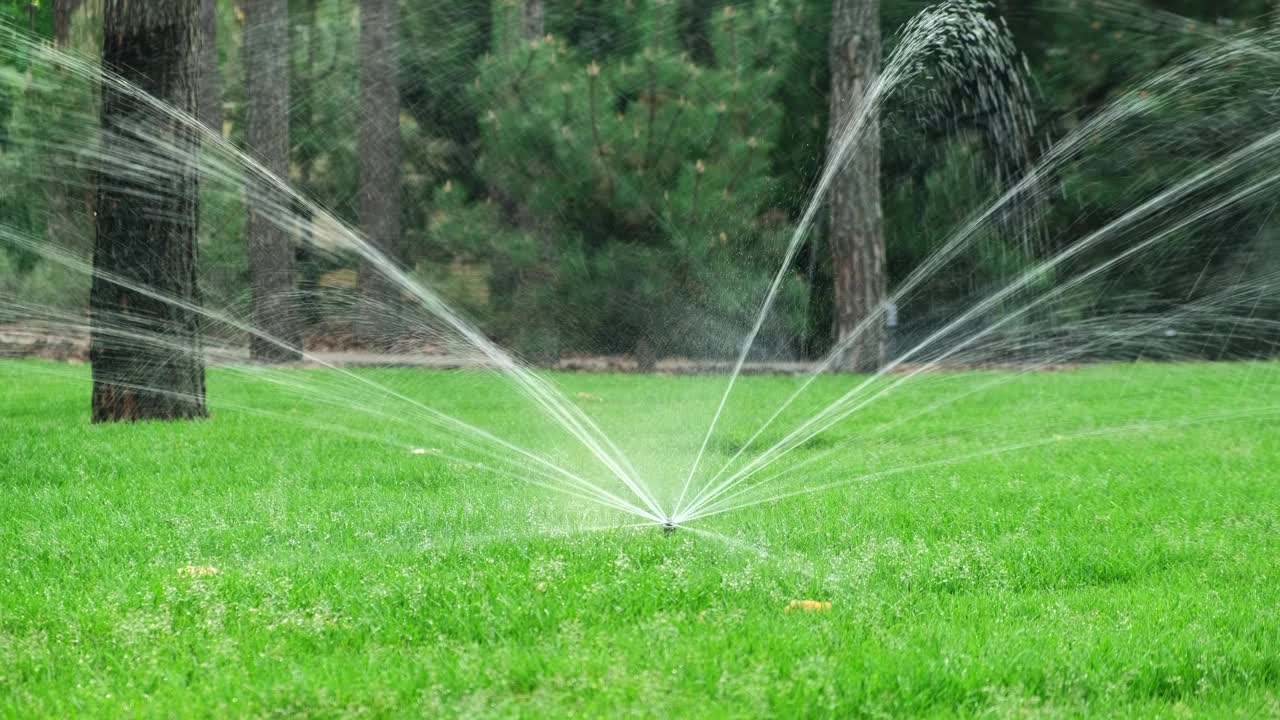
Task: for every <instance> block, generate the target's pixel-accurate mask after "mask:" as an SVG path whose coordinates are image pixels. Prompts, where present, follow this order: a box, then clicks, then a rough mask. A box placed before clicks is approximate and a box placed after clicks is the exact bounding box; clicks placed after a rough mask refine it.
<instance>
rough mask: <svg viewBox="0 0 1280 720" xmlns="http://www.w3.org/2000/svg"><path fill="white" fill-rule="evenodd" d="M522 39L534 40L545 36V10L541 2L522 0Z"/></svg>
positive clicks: (537, 0) (539, 0) (540, 0)
mask: <svg viewBox="0 0 1280 720" xmlns="http://www.w3.org/2000/svg"><path fill="white" fill-rule="evenodd" d="M523 24H524V28H523V30H524V37H525V39H527V40H536V39H538V38H540V37H542V36H543V35H545V34H546V32H547V31H546V9H545V6H544V5H543V4H542V0H524V23H523Z"/></svg>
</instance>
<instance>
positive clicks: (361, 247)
mask: <svg viewBox="0 0 1280 720" xmlns="http://www.w3.org/2000/svg"><path fill="white" fill-rule="evenodd" d="M6 34H10V35H12V34H13V33H6ZM12 39H13V40H14V41H15V42H16V43H17V44H19V45H21V46H23V47H25V48H26V49H28V50H30V51H33V52H39V53H44V54H46V55H48V54H52V56H53V57H54V58H55V59H58V60H60V61H62V62H63V63H64V65H66V66H68V67H70V68H71V69H73V70H74V71H75V72H76V73H77V74H79V75H81V76H82V77H86V78H89V79H97V80H100V81H102V82H103V83H107V84H109V85H111V86H112V87H114V88H116V89H118V90H120V91H123V92H126V93H128V94H130V95H132V96H134V97H135V98H136V99H139V100H140V101H142V102H143V103H145V104H146V105H147V106H148V107H149V108H150V109H151V110H152V111H154V112H156V113H157V114H159V115H160V116H163V117H168V118H169V119H172V120H176V121H178V122H181V123H183V124H185V125H187V126H189V127H191V128H193V129H194V130H195V131H196V132H197V133H198V134H199V135H200V137H201V138H202V139H203V140H204V141H205V142H207V143H211V144H212V145H213V146H216V147H219V148H220V149H222V150H223V151H224V152H226V153H228V154H229V155H230V156H231V157H232V158H234V159H235V161H236V162H237V163H238V164H239V165H240V166H241V167H242V168H243V169H245V170H247V171H249V172H250V173H251V175H253V176H255V177H257V178H260V179H262V180H265V181H266V182H267V183H268V184H270V185H271V186H273V187H274V188H276V189H277V190H278V191H279V192H281V193H282V194H283V195H284V196H285V197H286V198H288V199H289V200H290V201H291V202H292V203H294V204H296V205H298V206H301V207H304V208H306V209H307V210H308V211H310V212H311V213H313V214H314V215H316V216H318V217H323V218H325V219H326V220H327V221H329V222H330V223H331V224H332V226H333V227H336V228H341V230H342V232H341V233H339V234H338V237H337V238H330V239H334V240H337V241H338V243H339V244H340V245H341V246H343V247H345V248H347V249H348V250H352V251H354V252H355V253H356V254H357V255H358V256H359V257H360V258H361V259H362V260H364V261H366V262H368V263H369V264H370V265H371V266H373V267H374V268H376V269H377V270H378V272H380V273H382V274H383V275H384V276H385V277H387V278H389V279H391V280H392V281H394V282H396V283H397V284H398V285H400V287H402V288H406V289H408V290H409V292H410V293H412V294H413V295H414V297H415V298H416V299H417V300H418V301H419V302H421V303H422V304H423V306H424V307H426V309H427V310H428V311H430V312H432V313H433V314H435V315H436V316H437V317H439V318H440V319H442V320H443V321H444V322H445V323H447V324H448V325H450V326H451V327H452V328H453V329H454V330H455V331H456V332H458V333H459V334H460V335H461V336H462V337H463V338H464V339H465V340H466V341H468V342H470V343H471V344H472V345H473V346H474V347H476V348H477V349H479V350H480V352H481V353H483V354H484V355H485V356H486V357H488V358H489V360H490V361H491V362H492V363H494V365H495V366H497V367H498V368H500V369H501V370H504V371H506V373H507V376H508V377H511V378H512V379H513V381H514V382H515V384H516V386H517V387H518V388H520V389H521V390H523V391H524V392H525V393H526V394H527V395H528V396H529V397H530V398H531V399H533V400H534V403H535V405H537V406H538V407H539V409H540V410H542V411H543V412H544V413H545V414H546V415H548V416H549V417H550V418H551V419H553V420H555V421H556V422H557V423H559V424H560V425H561V427H563V428H565V430H567V431H568V432H569V434H570V435H572V436H573V437H574V438H576V439H577V440H578V441H579V442H581V443H582V444H583V445H584V446H585V447H586V448H587V449H588V450H589V451H591V453H592V455H593V456H594V457H595V458H596V459H597V460H598V461H600V462H601V463H602V464H603V465H604V466H605V467H606V469H608V470H609V471H610V472H611V473H612V474H613V475H614V476H615V477H617V478H618V480H620V481H621V482H622V483H623V485H624V486H626V487H627V489H628V490H630V491H631V492H632V493H634V494H635V495H636V497H637V498H639V499H640V500H641V502H642V503H643V504H644V505H645V506H646V507H647V508H648V509H649V511H650V512H651V513H652V514H653V515H654V516H655V517H657V518H663V517H666V513H664V512H663V511H662V509H661V507H660V505H659V503H658V502H657V500H656V498H655V497H654V496H653V494H652V493H651V492H650V491H649V490H648V488H646V487H645V486H644V485H643V484H642V483H641V482H639V480H638V479H637V476H636V473H635V471H634V468H633V467H632V466H631V465H630V463H629V462H628V461H627V460H626V459H625V456H624V454H623V453H622V452H621V451H620V450H619V449H618V447H617V446H616V445H615V444H614V443H613V441H612V440H611V439H609V438H608V437H607V435H605V433H603V432H602V431H601V430H600V428H599V427H598V426H597V425H596V424H595V423H594V422H593V421H592V420H591V419H590V418H589V417H588V416H587V415H586V414H585V413H584V412H583V411H582V410H581V409H580V408H578V407H577V406H575V405H573V404H572V403H569V402H568V401H567V400H565V398H564V397H563V396H562V394H560V393H558V392H557V391H555V390H554V389H553V388H552V387H551V385H550V384H549V383H548V382H547V381H546V380H544V379H543V378H541V377H538V376H537V375H536V374H534V373H533V372H531V371H530V370H529V369H528V368H526V367H524V366H523V365H521V364H520V363H518V362H517V361H516V360H515V359H514V358H513V357H512V356H511V355H509V354H508V353H506V352H505V351H503V350H502V349H501V348H499V347H498V346H497V345H496V344H495V343H493V342H492V341H490V340H489V339H488V338H487V337H485V336H484V334H483V333H481V332H480V331H479V330H478V329H477V328H475V327H474V326H472V325H471V324H470V323H469V322H467V321H466V320H465V319H463V318H462V317H461V316H460V315H459V314H458V313H457V312H456V311H454V310H453V308H451V307H449V305H448V304H447V303H445V302H444V300H443V299H442V298H440V297H439V296H438V295H437V294H436V293H434V292H433V291H431V290H429V289H428V288H426V287H425V286H423V285H422V284H421V283H419V282H417V281H416V280H414V279H413V278H411V277H409V276H408V274H407V273H405V272H404V271H403V270H402V269H400V268H399V267H398V266H397V265H396V264H395V263H394V262H392V261H391V259H390V258H389V257H387V256H386V255H385V254H384V253H382V252H381V251H379V250H378V249H377V248H374V247H373V246H372V245H371V244H369V243H368V242H364V241H362V240H360V239H359V236H358V235H357V234H356V233H355V231H353V230H351V229H349V228H347V227H346V226H345V225H344V224H342V223H341V222H340V221H339V220H338V219H337V218H335V217H333V216H332V215H330V214H329V213H328V212H327V211H326V210H324V209H323V208H321V207H320V206H319V205H318V204H316V203H315V202H314V201H312V200H310V199H309V198H306V197H304V196H302V195H301V194H300V193H298V192H297V191H295V190H294V189H293V188H292V187H290V186H289V185H288V184H287V183H284V182H282V181H281V180H280V179H279V178H277V177H276V176H275V175H274V174H273V173H272V172H271V171H270V170H268V169H267V168H266V167H264V166H263V165H262V164H261V163H259V162H258V161H257V160H256V159H254V158H253V157H251V156H249V155H247V154H246V153H244V152H242V151H240V150H239V149H237V148H235V147H234V146H232V145H231V144H230V143H229V142H228V141H227V140H226V139H225V138H222V137H221V136H220V135H218V134H215V133H213V132H212V131H211V130H209V129H208V128H206V127H205V126H204V125H203V124H202V123H200V122H198V121H197V120H196V119H195V118H193V117H192V116H190V115H189V114H188V113H186V112H184V111H182V110H180V109H178V108H176V107H173V106H171V105H169V104H167V103H164V102H162V101H160V100H159V99H157V98H155V97H153V96H151V95H149V94H147V93H145V92H141V91H139V90H138V89H137V88H135V87H133V86H132V85H131V84H130V83H128V82H127V81H125V80H124V79H123V78H121V77H119V76H118V75H116V74H114V73H112V72H110V71H108V70H105V69H102V68H99V67H96V66H94V65H93V64H91V63H90V62H88V61H87V60H85V59H84V58H80V57H78V56H76V55H74V54H70V53H66V52H63V51H59V50H54V49H52V48H49V47H46V46H44V45H43V44H41V43H35V42H33V41H31V40H29V39H26V38H23V37H21V36H16V35H15V36H14V38H12ZM117 160H118V158H117ZM133 167H134V168H135V170H138V171H140V172H145V169H144V168H142V167H140V164H139V163H134V164H133ZM277 215H278V214H277ZM273 221H275V222H277V223H279V219H278V217H276V218H274V219H273ZM286 229H287V228H286Z"/></svg>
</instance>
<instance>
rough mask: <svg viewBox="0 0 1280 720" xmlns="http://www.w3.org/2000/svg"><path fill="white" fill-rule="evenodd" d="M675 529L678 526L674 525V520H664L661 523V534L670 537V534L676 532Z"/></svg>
mask: <svg viewBox="0 0 1280 720" xmlns="http://www.w3.org/2000/svg"><path fill="white" fill-rule="evenodd" d="M677 527H679V526H678V525H676V523H675V521H674V520H672V519H671V518H667V519H666V520H663V521H662V534H663V535H670V534H671V533H673V532H675V531H676V528H677Z"/></svg>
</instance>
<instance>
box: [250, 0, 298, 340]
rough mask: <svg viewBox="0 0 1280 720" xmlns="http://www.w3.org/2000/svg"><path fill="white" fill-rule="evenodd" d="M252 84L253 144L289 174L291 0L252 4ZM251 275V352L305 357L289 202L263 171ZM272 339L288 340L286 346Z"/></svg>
mask: <svg viewBox="0 0 1280 720" xmlns="http://www.w3.org/2000/svg"><path fill="white" fill-rule="evenodd" d="M244 49H245V72H246V75H247V77H246V81H245V89H246V94H247V96H248V103H249V112H248V127H247V131H248V136H247V140H248V144H249V149H250V151H251V152H252V153H253V154H254V156H255V157H256V158H257V159H258V160H259V161H260V162H261V163H262V165H263V166H264V167H266V169H267V170H270V171H271V172H272V173H273V174H274V175H275V176H276V177H281V178H287V177H288V175H289V4H288V0H253V2H250V3H247V4H246V5H245V33H244ZM248 190H249V192H248V193H247V195H248V210H249V217H248V240H249V282H250V286H251V288H252V291H253V326H254V327H255V328H256V329H258V330H260V331H261V332H262V333H264V334H265V335H266V336H269V338H270V339H267V338H264V337H257V336H254V337H253V338H252V339H251V340H250V344H249V355H250V357H251V358H252V359H253V360H257V361H260V362H292V361H295V360H299V359H301V357H302V354H301V352H300V349H301V346H302V330H301V328H300V318H299V316H298V313H297V312H296V310H295V307H294V305H295V303H294V287H295V278H294V268H293V266H294V247H293V245H292V243H291V242H290V239H289V233H288V232H287V231H286V230H285V229H284V227H283V226H282V225H281V220H282V219H283V218H280V217H279V214H280V213H281V212H285V211H286V210H285V208H287V207H288V206H289V203H282V202H280V199H281V193H280V191H279V190H278V189H277V188H274V187H272V186H271V185H270V184H269V183H268V182H266V181H264V180H261V179H259V178H252V179H251V180H250V187H249V188H248ZM272 340H277V341H280V342H281V343H284V344H286V345H288V347H281V345H279V344H278V343H275V342H272Z"/></svg>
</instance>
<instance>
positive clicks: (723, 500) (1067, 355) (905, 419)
mask: <svg viewBox="0 0 1280 720" xmlns="http://www.w3.org/2000/svg"><path fill="white" fill-rule="evenodd" d="M1277 278H1280V273H1274V274H1272V275H1271V276H1269V278H1268V279H1267V281H1266V282H1267V283H1270V282H1274V281H1275V280H1276V279H1277ZM1262 286H1263V283H1261V282H1260V283H1253V284H1252V286H1248V285H1246V286H1244V287H1240V288H1231V289H1229V290H1228V291H1226V292H1225V293H1222V294H1220V296H1218V297H1214V298H1210V299H1209V300H1208V301H1206V302H1202V303H1196V304H1193V305H1190V306H1187V307H1184V308H1182V309H1180V310H1179V311H1178V312H1177V313H1175V314H1174V315H1173V316H1168V315H1161V316H1157V317H1155V318H1149V319H1148V322H1147V323H1145V324H1135V325H1134V327H1132V328H1131V329H1129V330H1128V331H1125V332H1121V333H1117V334H1115V335H1112V336H1108V337H1104V338H1100V339H1098V340H1095V341H1093V342H1090V343H1087V344H1085V345H1082V346H1078V347H1073V348H1070V349H1068V350H1067V351H1064V352H1061V353H1059V354H1057V355H1055V356H1053V357H1050V358H1048V359H1046V360H1044V361H1043V362H1041V363H1037V365H1036V366H1035V367H1031V368H1025V369H1023V370H1020V371H1018V372H1016V373H1012V374H1009V375H1001V376H998V377H996V378H995V379H993V380H991V381H989V382H986V383H982V384H980V385H978V386H975V387H973V388H971V389H969V390H967V391H965V392H963V393H960V394H958V395H955V396H951V397H948V398H945V399H942V400H939V401H937V402H934V403H932V404H930V405H928V406H926V407H924V408H922V409H921V410H919V411H917V412H914V413H911V414H908V415H904V416H902V417H899V418H898V419H896V420H894V421H893V422H890V423H886V424H884V425H879V426H877V427H876V428H875V430H874V433H873V434H875V435H883V434H884V433H887V432H889V431H891V430H894V429H896V428H898V427H901V426H903V425H906V424H907V423H909V422H911V421H912V420H915V419H918V418H920V417H923V416H925V415H928V414H929V413H932V412H934V411H936V410H938V409H940V408H942V407H945V406H947V405H952V404H954V403H956V402H958V401H960V400H962V399H964V398H966V397H971V396H973V395H976V394H978V393H980V392H984V391H986V390H989V389H991V388H993V387H996V386H999V385H1003V384H1005V383H1008V382H1010V381H1012V380H1013V379H1015V378H1017V377H1023V376H1026V375H1028V374H1030V373H1033V372H1036V370H1037V369H1039V368H1042V367H1046V366H1049V365H1053V364H1054V363H1058V362H1064V361H1069V360H1071V359H1073V358H1076V357H1081V356H1084V355H1087V354H1088V353H1090V352H1093V351H1095V350H1097V349H1099V348H1103V347H1109V346H1113V345H1116V344H1119V343H1124V342H1126V341H1128V340H1132V339H1134V338H1137V337H1141V336H1143V335H1144V334H1146V333H1147V332H1149V331H1150V330H1151V329H1152V328H1153V327H1158V326H1160V325H1166V324H1168V323H1170V322H1171V321H1176V320H1177V319H1179V318H1188V317H1194V316H1195V315H1196V314H1198V313H1200V312H1203V311H1204V310H1205V309H1206V308H1211V307H1212V305H1214V304H1216V303H1219V302H1221V301H1222V300H1223V299H1224V297H1226V296H1229V295H1231V294H1240V295H1249V296H1252V295H1253V292H1254V287H1257V288H1261V287H1262ZM1237 322H1238V323H1239V322H1240V321H1237ZM1261 322H1262V324H1264V325H1266V326H1267V327H1268V328H1269V329H1271V330H1274V329H1276V328H1280V321H1268V320H1263V321H1261ZM850 444H851V443H843V444H842V446H840V447H834V448H830V449H827V450H824V451H823V452H820V453H815V454H813V455H810V456H809V457H806V458H805V459H804V460H802V461H800V462H799V463H796V464H794V465H791V466H789V467H787V468H785V469H784V470H781V471H778V472H775V473H774V474H772V475H770V476H768V477H766V478H762V479H760V480H757V481H755V482H753V483H749V484H745V485H744V486H741V487H738V488H737V489H736V490H734V491H733V492H729V493H726V494H725V495H723V496H722V497H720V498H719V499H717V500H716V501H714V502H710V503H708V504H707V505H706V507H705V508H703V509H701V510H700V511H699V512H698V514H697V515H695V516H694V517H691V518H689V519H688V520H694V519H697V518H701V517H707V516H709V515H713V514H716V511H717V509H718V508H721V507H725V506H728V505H731V504H732V503H733V501H734V500H735V499H736V498H739V497H743V496H745V495H747V494H749V493H750V492H751V491H752V490H755V489H756V488H759V487H763V486H765V485H768V484H770V483H772V482H775V481H777V480H779V479H781V477H783V476H784V475H791V474H794V473H796V472H798V471H800V470H803V469H805V468H806V467H809V466H811V465H814V464H815V463H818V462H821V461H822V460H825V459H827V458H828V457H831V456H832V455H834V454H835V453H837V452H838V451H840V450H841V449H844V448H846V447H848V446H849V445H850Z"/></svg>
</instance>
